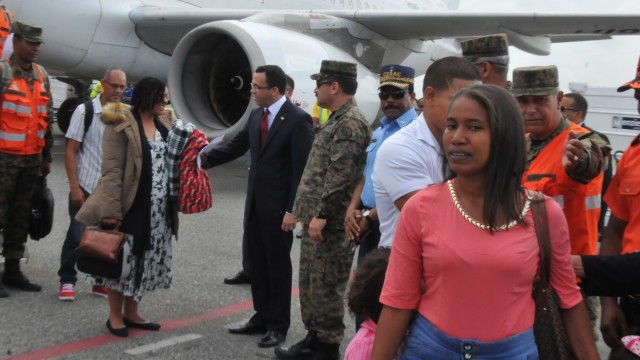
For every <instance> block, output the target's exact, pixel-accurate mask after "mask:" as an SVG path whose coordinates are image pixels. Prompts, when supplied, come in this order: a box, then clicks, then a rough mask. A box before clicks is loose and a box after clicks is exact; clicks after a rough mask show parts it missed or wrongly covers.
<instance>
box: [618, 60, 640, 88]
mask: <svg viewBox="0 0 640 360" xmlns="http://www.w3.org/2000/svg"><path fill="white" fill-rule="evenodd" d="M629 89H636V90H637V89H640V59H638V67H637V68H636V78H635V79H633V80H630V81H627V82H626V83H624V84H622V86H620V87H619V88H618V92H623V91H627V90H629Z"/></svg>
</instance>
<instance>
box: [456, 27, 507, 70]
mask: <svg viewBox="0 0 640 360" xmlns="http://www.w3.org/2000/svg"><path fill="white" fill-rule="evenodd" d="M460 47H461V48H462V56H463V57H464V58H465V59H467V60H469V61H471V62H472V63H474V64H477V63H480V62H485V61H488V62H493V63H498V64H502V65H505V66H508V65H509V43H508V41H507V34H494V35H488V36H483V37H479V38H475V39H471V40H466V41H462V42H461V43H460Z"/></svg>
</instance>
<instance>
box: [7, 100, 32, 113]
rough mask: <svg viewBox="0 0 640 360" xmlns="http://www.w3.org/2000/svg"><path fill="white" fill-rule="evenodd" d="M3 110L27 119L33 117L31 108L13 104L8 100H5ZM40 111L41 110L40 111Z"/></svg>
mask: <svg viewBox="0 0 640 360" xmlns="http://www.w3.org/2000/svg"><path fill="white" fill-rule="evenodd" d="M2 110H6V111H12V112H14V113H18V114H22V115H24V116H27V117H31V108H30V107H28V106H24V105H18V104H16V103H12V102H10V101H8V100H5V101H4V102H3V103H2ZM38 110H39V109H38Z"/></svg>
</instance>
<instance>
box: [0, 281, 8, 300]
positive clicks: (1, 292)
mask: <svg viewBox="0 0 640 360" xmlns="http://www.w3.org/2000/svg"><path fill="white" fill-rule="evenodd" d="M5 297H9V291H8V290H7V288H6V287H4V286H2V283H0V298H5Z"/></svg>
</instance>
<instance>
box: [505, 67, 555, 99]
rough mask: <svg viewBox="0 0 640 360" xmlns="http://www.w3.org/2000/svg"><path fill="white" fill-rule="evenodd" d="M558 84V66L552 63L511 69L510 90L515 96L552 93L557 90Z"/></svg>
mask: <svg viewBox="0 0 640 360" xmlns="http://www.w3.org/2000/svg"><path fill="white" fill-rule="evenodd" d="M558 85H559V83H558V68H557V67H555V66H554V65H550V66H530V67H521V68H516V69H513V83H512V86H511V92H513V95H515V96H524V95H536V96H547V95H552V94H553V93H555V92H556V91H557V90H558Z"/></svg>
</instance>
